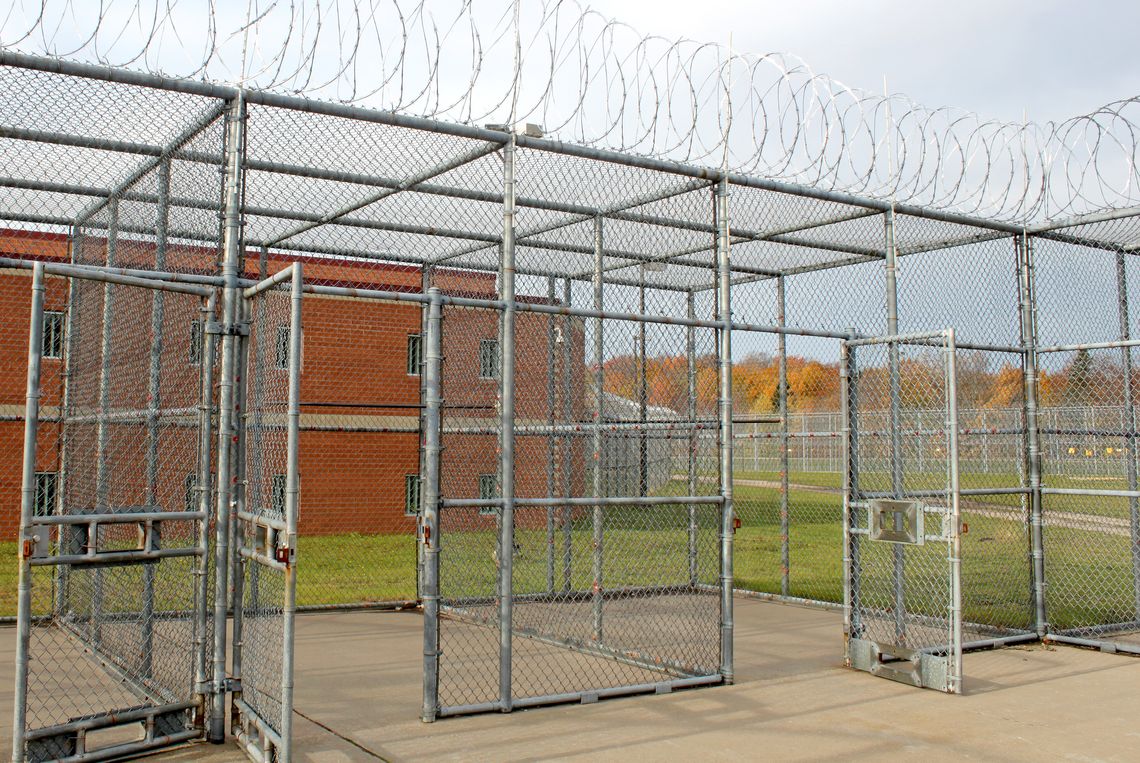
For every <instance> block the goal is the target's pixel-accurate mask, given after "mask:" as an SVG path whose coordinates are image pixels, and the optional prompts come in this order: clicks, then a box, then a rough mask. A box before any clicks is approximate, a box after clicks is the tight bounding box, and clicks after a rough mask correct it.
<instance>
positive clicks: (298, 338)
mask: <svg viewBox="0 0 1140 763" xmlns="http://www.w3.org/2000/svg"><path fill="white" fill-rule="evenodd" d="M292 269H293V281H292V284H291V289H290V293H289V300H290V307H291V308H292V312H291V313H290V316H289V411H288V431H287V433H286V446H285V453H286V456H285V457H286V466H285V534H286V542H287V544H288V546H287V548H288V561H287V562H286V564H285V601H284V603H283V606H282V609H283V612H282V619H283V623H282V627H283V629H284V633H283V635H282V645H283V647H284V654H283V655H282V657H281V741H282V743H283V745H284V746H283V747H278V749H277V751H276V752H277V760H278V762H279V763H291V761H292V758H293V662H294V660H293V657H294V622H295V619H296V612H297V558H296V554H297V519H298V513H299V510H300V505H301V472H300V464H299V463H298V458H299V448H300V434H301V361H302V354H301V348H302V339H303V338H304V323H303V321H302V304H301V302H302V290H301V286H302V284H303V282H304V276H303V273H302V267H301V263H299V262H295V263H293V265H292Z"/></svg>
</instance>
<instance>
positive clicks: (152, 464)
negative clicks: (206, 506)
mask: <svg viewBox="0 0 1140 763" xmlns="http://www.w3.org/2000/svg"><path fill="white" fill-rule="evenodd" d="M169 218H170V160H169V159H165V160H163V161H162V162H161V163H160V164H159V165H158V205H157V209H156V210H155V231H154V236H155V242H154V269H155V270H157V271H165V270H166V243H167V233H166V232H167V227H168V223H169ZM151 299H152V306H151V317H150V335H151V344H150V378H149V385H148V389H147V401H148V403H147V445H146V493H145V495H146V499H145V502H146V505H147V506H150V507H152V508H151V510H157V509H158V508H159V506H158V502H159V499H158V417H159V411H160V410H161V408H162V347H163V338H164V337H163V326H162V324H163V318H164V315H165V308H166V293H165V292H163V290H162V289H155V290H154V294H153V295H151ZM155 573H156V565H153V564H147V565H144V566H143V611H142V624H141V625H142V639H141V640H142V654H141V655H140V656H141V658H142V661H141V664H140V666H139V674H140V675H141V676H143V677H146V678H149V677H150V675H151V670H152V668H153V660H154V579H155Z"/></svg>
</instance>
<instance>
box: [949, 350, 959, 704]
mask: <svg viewBox="0 0 1140 763" xmlns="http://www.w3.org/2000/svg"><path fill="white" fill-rule="evenodd" d="M946 431H947V434H948V440H949V442H948V448H947V449H948V450H949V454H948V455H949V458H950V474H949V477H950V527H951V533H952V535H951V538H952V540H951V543H950V612H949V615H950V639H951V641H950V646H951V654H950V655H948V658H949V660H950V665H949V667H950V668H951V670H950V675H949V676H948V677H947V678H948V680H947V690H948V691H949V692H950V693H951V694H958V693H960V692H961V691H962V512H961V506H960V501H959V479H958V477H959V475H958V365H957V349H956V347H955V342H954V329H952V328H951V329H948V330H947V331H946Z"/></svg>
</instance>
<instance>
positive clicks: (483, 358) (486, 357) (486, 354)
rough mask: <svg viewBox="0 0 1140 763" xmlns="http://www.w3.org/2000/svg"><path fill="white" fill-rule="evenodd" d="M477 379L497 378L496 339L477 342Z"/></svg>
mask: <svg viewBox="0 0 1140 763" xmlns="http://www.w3.org/2000/svg"><path fill="white" fill-rule="evenodd" d="M479 378H480V379H498V378H499V340H498V339H483V340H480V342H479Z"/></svg>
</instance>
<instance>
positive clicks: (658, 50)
mask: <svg viewBox="0 0 1140 763" xmlns="http://www.w3.org/2000/svg"><path fill="white" fill-rule="evenodd" d="M0 47H2V48H7V49H13V50H20V51H23V52H31V53H38V54H44V55H49V56H56V57H61V58H66V59H72V60H81V61H89V62H97V63H100V64H103V65H107V66H116V67H127V68H132V69H139V70H144V71H148V72H153V73H157V74H163V75H168V76H179V77H187V78H200V79H206V80H211V81H222V82H230V83H240V84H244V85H245V86H248V87H255V88H261V89H266V90H275V91H279V92H289V93H296V94H301V95H304V96H306V97H311V98H316V99H328V100H335V101H340V102H347V103H356V104H361V105H367V106H372V107H377V108H383V109H388V110H392V111H397V112H401V113H407V114H416V115H420V116H425V117H431V118H436V119H441V120H448V121H457V122H463V123H468V124H483V123H487V122H504V121H512V122H535V123H539V124H541V125H542V126H543V127H544V129H545V131H546V133H547V135H549V136H552V137H556V138H558V139H560V140H565V141H570V142H575V143H581V144H585V145H591V146H598V147H604V148H608V149H612V150H615V151H622V152H629V153H637V154H642V155H650V156H656V157H662V158H669V159H674V160H677V161H684V162H691V163H701V164H715V165H717V166H721V165H725V166H727V167H729V168H730V169H732V170H735V171H739V172H742V173H748V174H753V175H760V176H764V177H770V178H776V179H780V180H784V181H789V182H794V183H801V184H805V185H810V186H812V187H816V188H824V189H829V190H841V191H846V192H851V193H858V194H864V195H868V196H873V197H876V198H883V199H894V200H896V201H900V202H907V203H913V204H921V205H925V206H931V207H936V208H942V209H951V210H955V211H959V212H963V213H967V214H973V215H979V216H985V217H989V218H994V219H1004V220H1019V221H1028V220H1044V219H1057V218H1061V217H1065V216H1069V215H1075V214H1081V213H1086V212H1092V211H1098V210H1103V209H1113V208H1123V207H1129V206H1133V205H1136V204H1140V176H1138V170H1137V148H1138V145H1137V139H1138V135H1137V133H1138V128H1140V97H1132V98H1126V99H1124V100H1120V101H1116V102H1113V103H1110V104H1107V105H1105V106H1103V107H1102V108H1100V109H1097V110H1096V111H1094V112H1092V113H1090V114H1085V115H1080V116H1076V117H1073V118H1071V119H1067V120H1063V121H1059V122H1046V123H1033V122H1025V123H1009V122H1001V121H996V120H989V119H985V118H983V117H981V116H979V115H977V114H973V113H970V112H968V111H964V110H958V109H953V108H928V107H925V106H923V105H921V104H918V103H915V102H914V101H912V100H910V99H909V98H907V97H906V96H903V95H897V94H889V95H884V94H876V93H871V92H868V91H863V90H858V89H856V88H851V87H848V86H846V85H844V84H842V83H840V82H838V81H836V80H834V79H832V78H830V77H826V76H822V75H819V74H816V73H815V72H813V71H812V70H811V68H810V67H809V66H808V65H807V64H806V63H805V62H803V61H802V60H801V59H799V58H797V57H795V56H792V55H789V54H784V53H770V54H765V55H755V54H750V53H738V52H734V51H729V50H728V49H727V48H726V47H725V46H723V45H719V44H713V43H699V42H694V41H691V40H669V39H665V38H662V37H657V36H652V35H643V34H641V33H640V32H638V31H637V30H636V29H634V28H633V27H631V26H629V25H627V24H624V23H621V22H618V21H614V20H612V19H609V18H606V17H605V16H603V15H601V14H599V13H597V12H595V11H592V10H590V9H588V8H587V7H584V6H582V5H581V4H580V3H578V2H577V1H576V0H528V2H526V3H522V2H517V1H516V2H511V1H510V0H247V4H246V6H245V7H244V8H241V7H240V6H238V5H237V4H228V3H222V2H219V1H218V0H92V1H91V2H76V0H15V2H14V3H13V4H12V5H11V6H10V8H9V9H8V10H7V11H6V12H5V13H4V14H3V15H0Z"/></svg>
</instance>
